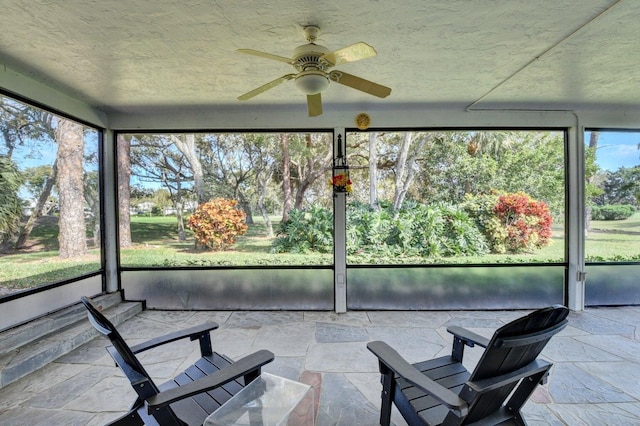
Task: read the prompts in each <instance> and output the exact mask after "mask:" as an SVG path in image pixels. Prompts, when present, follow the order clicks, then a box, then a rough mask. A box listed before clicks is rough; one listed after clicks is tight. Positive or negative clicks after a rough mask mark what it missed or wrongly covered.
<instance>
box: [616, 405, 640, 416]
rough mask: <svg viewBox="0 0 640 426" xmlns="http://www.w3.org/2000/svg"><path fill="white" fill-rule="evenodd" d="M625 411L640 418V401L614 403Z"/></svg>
mask: <svg viewBox="0 0 640 426" xmlns="http://www.w3.org/2000/svg"><path fill="white" fill-rule="evenodd" d="M613 405H615V406H616V407H618V408H620V409H621V410H623V411H627V412H629V413H631V414H632V415H634V416H636V418H637V419H640V402H632V403H620V404H613Z"/></svg>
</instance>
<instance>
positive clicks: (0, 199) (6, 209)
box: [0, 155, 22, 249]
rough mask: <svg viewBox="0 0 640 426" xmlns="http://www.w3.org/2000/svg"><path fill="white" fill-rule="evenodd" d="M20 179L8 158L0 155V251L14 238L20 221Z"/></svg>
mask: <svg viewBox="0 0 640 426" xmlns="http://www.w3.org/2000/svg"><path fill="white" fill-rule="evenodd" d="M21 184H22V177H21V176H20V172H18V169H17V167H16V165H15V164H14V163H13V161H11V159H10V158H9V157H6V156H4V155H0V188H2V190H1V191H0V249H1V246H2V243H5V242H8V241H10V240H11V239H12V238H13V237H15V236H16V234H17V233H18V230H19V227H20V220H21V219H22V206H21V204H20V198H19V197H18V190H19V189H20V185H21Z"/></svg>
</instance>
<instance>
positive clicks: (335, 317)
mask: <svg viewBox="0 0 640 426" xmlns="http://www.w3.org/2000/svg"><path fill="white" fill-rule="evenodd" d="M304 321H311V322H325V323H336V324H347V325H352V326H361V325H369V324H371V321H370V320H369V316H368V315H367V313H366V312H346V313H344V314H338V313H335V312H314V311H312V312H305V313H304Z"/></svg>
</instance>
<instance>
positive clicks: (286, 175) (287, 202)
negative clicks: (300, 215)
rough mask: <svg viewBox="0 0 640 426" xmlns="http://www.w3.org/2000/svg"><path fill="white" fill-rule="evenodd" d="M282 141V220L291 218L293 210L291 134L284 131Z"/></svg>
mask: <svg viewBox="0 0 640 426" xmlns="http://www.w3.org/2000/svg"><path fill="white" fill-rule="evenodd" d="M280 141H281V143H282V195H283V197H284V205H283V208H282V222H283V223H284V222H287V221H288V220H289V212H290V211H291V201H292V200H291V198H292V193H291V156H290V154H289V135H287V134H286V133H283V134H281V135H280Z"/></svg>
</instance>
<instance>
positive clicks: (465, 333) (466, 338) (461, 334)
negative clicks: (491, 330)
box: [447, 326, 489, 348]
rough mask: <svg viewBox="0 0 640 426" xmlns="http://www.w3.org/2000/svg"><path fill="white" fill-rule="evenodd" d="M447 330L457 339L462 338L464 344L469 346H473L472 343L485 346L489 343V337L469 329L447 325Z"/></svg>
mask: <svg viewBox="0 0 640 426" xmlns="http://www.w3.org/2000/svg"><path fill="white" fill-rule="evenodd" d="M447 331H448V332H449V333H451V334H453V335H454V336H455V337H457V338H458V339H460V340H462V341H463V342H464V344H465V345H467V346H469V347H471V348H472V347H473V346H474V345H478V346H481V347H483V348H486V347H487V345H489V339H487V338H486V337H482V336H481V335H479V334H476V333H474V332H473V331H469V330H467V329H466V328H462V327H457V326H451V327H447Z"/></svg>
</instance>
